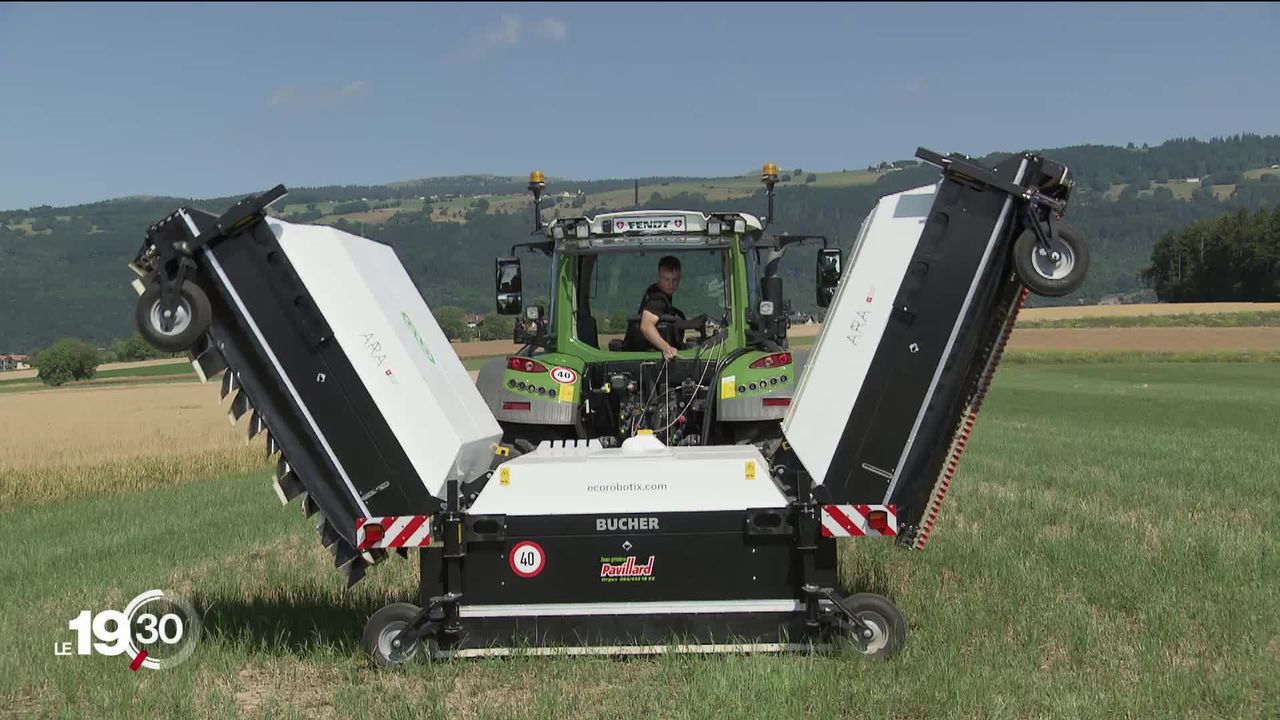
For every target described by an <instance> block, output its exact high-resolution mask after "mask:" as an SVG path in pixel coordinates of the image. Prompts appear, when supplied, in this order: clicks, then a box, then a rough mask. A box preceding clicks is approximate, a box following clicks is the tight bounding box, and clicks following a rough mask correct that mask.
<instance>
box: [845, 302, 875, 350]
mask: <svg viewBox="0 0 1280 720" xmlns="http://www.w3.org/2000/svg"><path fill="white" fill-rule="evenodd" d="M869 322H871V311H870V310H859V311H857V312H856V313H854V317H853V321H852V322H850V323H849V334H848V336H847V337H848V338H849V342H850V343H852V344H853V346H854V347H858V341H859V340H861V339H862V336H863V332H864V330H865V329H866V327H867V324H868V323H869Z"/></svg>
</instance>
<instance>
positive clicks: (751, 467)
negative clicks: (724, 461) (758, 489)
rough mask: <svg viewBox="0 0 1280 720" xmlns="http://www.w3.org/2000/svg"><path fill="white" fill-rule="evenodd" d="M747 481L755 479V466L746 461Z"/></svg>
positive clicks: (752, 462) (750, 461) (751, 462)
mask: <svg viewBox="0 0 1280 720" xmlns="http://www.w3.org/2000/svg"><path fill="white" fill-rule="evenodd" d="M747 479H748V480H755V479H756V464H755V462H754V461H752V460H748V461H747Z"/></svg>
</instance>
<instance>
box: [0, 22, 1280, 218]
mask: <svg viewBox="0 0 1280 720" xmlns="http://www.w3.org/2000/svg"><path fill="white" fill-rule="evenodd" d="M1278 71H1280V5H1274V4H1272V5H1234V6H1208V5H1188V4H1181V3H1178V4H1150V5H1121V6H1115V5H1057V4H1048V3H1035V4H1030V5H1012V4H1010V5H1009V6H995V5H987V6H984V5H977V4H972V3H956V4H952V5H917V4H908V5H834V6H833V5H802V4H797V3H774V4H762V5H747V4H727V3H726V4H715V5H693V4H681V5H661V4H651V3H646V4H643V5H618V6H614V5H609V6H605V5H590V4H570V3H540V4H529V5H408V4H385V5H380V4H377V3H361V4H359V5H306V4H288V5H212V4H210V5H200V4H181V5H179V4H173V5H167V4H162V3H154V4H145V5H144V4H138V5H71V4H67V5H26V4H6V5H0V209H11V208H17V207H27V206H31V205H36V204H45V203H47V204H52V205H66V204H73V203H81V202H91V201H94V200H101V199H106V198H111V197H119V196H124V195H132V194H156V195H176V196H194V197H209V196H215V195H226V194H233V193H241V192H250V191H254V190H258V189H263V188H266V187H269V186H271V185H274V184H275V183H277V182H283V183H285V184H286V185H299V186H300V185H321V184H346V183H383V182H390V181H395V180H403V179H409V178H415V177H425V176H432V175H450V174H461V173H471V172H492V173H499V174H508V175H523V174H525V173H527V172H528V171H529V170H530V169H533V168H539V169H542V170H544V171H545V172H547V173H548V174H549V175H555V176H561V177H575V178H601V177H632V176H637V175H639V176H644V175H716V174H735V173H741V172H746V171H748V170H750V169H751V168H754V167H758V166H759V165H760V163H762V162H764V161H766V160H771V161H774V162H777V163H779V164H781V165H782V166H784V167H796V166H799V167H804V168H807V169H808V168H812V169H816V170H829V169H839V168H844V167H848V168H854V167H860V166H865V165H867V164H868V163H871V162H878V161H880V160H893V159H901V158H906V157H910V156H911V155H912V154H913V153H914V151H915V149H916V147H917V146H919V145H924V146H926V147H930V148H932V149H936V150H939V151H943V152H949V151H959V152H964V153H967V154H971V155H978V154H982V153H986V152H989V151H992V150H1018V149H1022V148H1026V147H1053V146H1062V145H1071V144H1081V143H1107V144H1124V143H1125V142H1129V141H1132V142H1137V143H1142V142H1149V143H1157V142H1160V141H1163V140H1165V139H1167V138H1170V137H1177V136H1199V137H1208V136H1211V135H1225V134H1232V133H1236V132H1259V133H1277V132H1280V92H1277V88H1280V78H1278V77H1277V72H1278Z"/></svg>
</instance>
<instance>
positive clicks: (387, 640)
mask: <svg viewBox="0 0 1280 720" xmlns="http://www.w3.org/2000/svg"><path fill="white" fill-rule="evenodd" d="M419 612H421V608H419V607H418V606H417V605H410V604H409V603H396V604H394V605H388V606H386V607H384V608H382V609H381V610H379V611H378V612H376V613H374V614H373V616H372V617H370V618H369V622H367V623H365V626H364V634H363V635H362V636H361V637H360V647H361V649H363V650H364V654H365V655H366V656H368V658H369V660H370V661H372V662H373V664H374V665H376V666H378V667H396V666H399V665H404V664H406V663H409V662H412V661H414V660H416V659H417V658H419V657H421V656H422V655H423V649H424V646H427V647H426V650H427V655H428V656H430V651H431V648H430V647H429V646H430V645H432V644H434V643H431V642H430V641H429V640H418V641H415V642H413V643H411V644H409V645H397V642H398V640H397V638H396V636H397V635H399V634H400V631H402V630H405V629H406V628H408V627H409V624H410V623H412V622H413V620H414V618H416V617H418V613H419Z"/></svg>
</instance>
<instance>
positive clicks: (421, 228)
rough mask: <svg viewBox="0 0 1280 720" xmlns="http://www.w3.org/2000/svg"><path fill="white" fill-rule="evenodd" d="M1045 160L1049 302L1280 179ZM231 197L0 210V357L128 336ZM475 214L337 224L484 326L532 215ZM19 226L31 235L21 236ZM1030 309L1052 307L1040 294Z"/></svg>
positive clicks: (790, 207) (683, 200) (1148, 153)
mask: <svg viewBox="0 0 1280 720" xmlns="http://www.w3.org/2000/svg"><path fill="white" fill-rule="evenodd" d="M942 150H944V151H945V150H946V149H945V148H943V149H942ZM1044 153H1045V154H1046V155H1047V156H1049V157H1051V158H1053V159H1055V160H1059V161H1061V162H1064V163H1066V164H1067V165H1069V166H1070V167H1071V168H1072V170H1073V172H1074V173H1076V176H1077V178H1080V183H1079V184H1078V186H1077V190H1076V192H1075V194H1074V195H1073V198H1072V203H1071V207H1070V209H1069V210H1068V213H1067V218H1066V219H1067V221H1068V222H1070V223H1072V224H1074V225H1075V226H1076V227H1077V228H1078V229H1080V231H1081V232H1082V233H1083V235H1084V236H1085V238H1086V239H1087V240H1088V241H1089V243H1090V248H1091V250H1092V256H1093V263H1092V266H1091V269H1090V273H1089V278H1088V280H1087V281H1086V283H1085V285H1084V287H1083V288H1081V290H1080V291H1078V292H1077V293H1075V294H1073V295H1072V296H1068V297H1066V298H1061V299H1057V300H1054V301H1052V302H1056V303H1070V304H1077V303H1080V302H1082V301H1084V302H1096V301H1097V300H1098V299H1100V298H1101V297H1103V296H1105V295H1107V294H1111V293H1124V292H1132V291H1135V290H1138V289H1140V288H1142V287H1143V283H1144V281H1145V280H1144V278H1145V277H1146V275H1144V270H1145V269H1146V268H1147V267H1148V266H1150V265H1151V264H1152V261H1153V260H1152V250H1153V248H1155V246H1156V244H1157V241H1159V240H1160V239H1161V238H1162V237H1164V236H1165V235H1167V234H1169V233H1171V232H1175V231H1177V230H1180V229H1182V228H1184V227H1186V226H1189V225H1191V224H1193V223H1196V222H1199V221H1202V220H1206V219H1209V218H1213V217H1218V216H1223V215H1228V214H1231V213H1235V212H1237V211H1239V210H1241V209H1248V210H1254V209H1257V208H1261V207H1272V206H1275V205H1276V204H1278V203H1280V181H1277V180H1278V179H1280V170H1277V171H1274V172H1271V173H1267V174H1264V175H1263V176H1262V177H1261V178H1260V179H1246V178H1245V177H1243V176H1241V177H1240V178H1239V182H1238V183H1237V184H1236V185H1235V189H1234V192H1233V193H1232V194H1231V195H1230V196H1229V197H1223V198H1221V199H1219V198H1218V197H1216V196H1215V195H1214V193H1213V190H1212V188H1207V187H1204V186H1205V185H1206V184H1205V183H1202V184H1201V189H1199V190H1197V191H1196V192H1195V193H1193V194H1192V196H1191V198H1190V199H1187V200H1181V199H1177V198H1175V197H1174V196H1173V194H1172V193H1171V192H1170V191H1169V190H1168V189H1167V188H1165V187H1157V188H1154V190H1152V189H1150V188H1149V185H1150V182H1153V181H1154V179H1156V178H1158V177H1159V176H1160V172H1159V171H1160V170H1161V168H1163V169H1165V171H1166V172H1167V173H1168V174H1169V175H1170V176H1171V177H1174V176H1179V177H1180V176H1182V175H1184V174H1185V175H1195V174H1197V173H1198V172H1199V171H1202V170H1203V171H1204V172H1205V173H1207V174H1210V175H1212V176H1213V178H1214V179H1215V180H1216V179H1217V177H1219V176H1221V175H1222V173H1233V172H1234V173H1240V172H1241V171H1242V170H1243V169H1247V168H1250V167H1263V168H1267V167H1268V166H1269V165H1270V164H1273V163H1277V161H1280V136H1267V137H1263V136H1257V135H1241V136H1233V137H1231V138H1215V139H1212V140H1209V141H1199V140H1190V139H1186V140H1184V139H1179V140H1172V141H1169V142H1167V143H1164V144H1162V145H1159V146H1156V147H1150V148H1146V149H1143V148H1131V149H1130V148H1120V147H1102V146H1079V147H1069V148H1058V149H1051V150H1045V151H1044ZM1000 157H1001V156H1000V155H990V156H987V157H984V158H980V160H981V161H982V162H984V163H986V164H993V163H994V162H996V161H998V160H999V159H1000ZM903 165H905V163H903ZM1202 166H1203V167H1202ZM794 172H796V173H800V172H802V171H800V170H798V169H797V170H795V171H794ZM1264 172H1266V171H1264ZM1108 173H1110V174H1108ZM1215 174H1216V175H1215ZM1144 176H1150V177H1151V178H1152V180H1150V181H1148V185H1147V186H1142V184H1141V181H1142V179H1143V177H1144ZM493 177H494V176H475V178H476V182H477V183H480V182H481V179H483V181H484V182H493ZM806 177H807V175H806ZM1227 177H1231V178H1232V179H1235V178H1234V177H1233V176H1227ZM936 178H937V172H936V170H935V169H933V168H931V167H929V166H912V167H904V168H903V169H898V170H895V171H893V172H888V173H885V174H883V175H881V176H880V177H879V178H878V179H877V182H876V183H874V184H868V185H862V186H849V187H836V188H832V187H826V188H823V187H812V186H806V185H802V184H797V185H789V186H785V187H780V188H779V189H778V201H777V211H778V219H777V222H776V223H775V224H774V226H773V227H772V228H771V230H772V231H775V232H791V233H816V234H824V235H827V236H829V237H831V238H832V239H833V240H838V242H839V244H840V245H841V246H842V247H844V248H845V249H846V250H848V249H849V247H850V245H851V244H852V241H853V239H854V237H855V236H856V234H857V230H858V227H859V225H860V224H861V222H862V219H863V218H864V217H865V216H866V213H867V212H868V211H869V210H870V209H871V207H872V206H873V205H874V203H875V202H876V200H877V199H878V198H879V197H880V196H881V195H883V194H885V193H889V192H896V191H898V190H902V189H906V188H909V187H914V186H917V185H921V184H924V183H928V182H932V181H933V180H934V179H936ZM1116 179H1118V180H1121V181H1127V180H1130V179H1132V180H1133V182H1132V183H1131V186H1130V187H1127V188H1126V189H1125V191H1124V192H1123V193H1121V194H1120V196H1119V197H1118V198H1117V199H1111V198H1110V197H1104V195H1103V189H1104V188H1103V186H1104V185H1105V186H1106V188H1107V189H1109V188H1110V185H1111V184H1112V183H1111V182H1110V181H1112V180H1116ZM506 182H508V185H506V186H502V188H498V189H503V191H504V192H516V191H523V188H524V184H525V182H526V180H525V179H524V178H507V179H506ZM631 183H632V180H624V179H615V180H608V181H592V182H587V183H571V184H567V185H566V186H565V187H572V188H574V189H577V188H578V187H582V188H583V189H584V190H587V195H585V196H581V197H578V198H575V199H574V200H573V201H572V203H571V205H573V206H574V207H575V209H574V212H582V213H584V214H589V215H590V214H596V213H598V212H600V211H601V208H599V207H593V205H592V202H591V195H590V194H591V193H592V192H599V191H601V190H603V189H609V188H616V187H629V186H630V185H631ZM399 185H402V184H397V186H387V187H390V188H392V189H393V190H395V191H396V192H400V193H403V192H405V191H406V190H407V189H408V187H409V186H410V185H412V183H410V184H403V185H404V186H405V187H398V186H399ZM368 187H369V186H350V187H349V188H348V189H349V190H351V191H352V195H351V196H347V195H346V194H345V193H344V194H338V193H330V192H329V191H328V190H325V191H324V192H317V193H315V194H313V195H312V196H308V195H307V194H306V193H305V192H302V191H299V190H295V189H293V188H290V195H289V197H288V199H287V201H288V202H290V203H299V202H304V201H308V200H309V201H310V202H317V203H318V202H328V201H334V200H340V201H343V202H350V203H355V202H368V204H369V206H370V207H371V208H372V207H373V206H374V205H375V204H384V203H386V202H388V201H387V200H383V199H379V198H377V197H376V195H375V194H373V193H367V192H365V193H364V194H363V195H360V194H355V193H356V192H357V189H359V192H364V191H365V190H367V188H368ZM424 187H425V186H424ZM455 189H456V188H455ZM304 190H305V189H304ZM353 197H354V199H352V198H353ZM360 197H367V198H369V200H368V201H363V200H360V199H359V198H360ZM237 199H239V198H214V199H207V200H191V199H181V198H134V199H128V200H111V201H104V202H99V203H92V204H88V205H80V206H75V207H69V208H51V207H47V206H45V207H40V208H32V209H28V210H20V211H9V212H5V213H0V352H6V353H10V352H17V353H30V352H31V350H33V349H35V348H38V347H44V346H48V345H49V344H51V343H53V342H54V341H56V340H58V339H59V338H64V337H68V336H72V337H82V338H85V339H86V340H88V341H90V342H92V343H95V344H104V343H109V342H110V341H111V339H112V338H117V337H121V336H125V335H128V334H129V333H131V332H132V320H131V315H132V307H133V303H134V302H135V301H136V295H135V294H134V293H133V291H132V289H131V288H130V287H129V280H130V279H132V277H133V276H132V274H131V273H130V272H129V271H128V270H127V269H126V267H125V266H126V264H127V263H128V262H129V261H130V260H132V258H133V256H134V254H135V253H136V252H137V250H138V248H139V246H140V245H141V243H142V241H143V236H144V233H145V232H146V228H147V227H148V226H149V225H150V224H151V223H153V222H155V221H156V220H158V219H160V218H162V217H165V216H166V215H168V214H169V213H171V212H173V210H174V209H175V208H177V207H179V206H182V205H188V206H193V207H198V208H201V209H205V210H208V211H211V212H215V213H218V212H222V211H224V210H225V209H226V208H227V207H229V206H230V205H231V204H232V203H233V202H234V201H235V200H237ZM304 204H305V202H304ZM484 205H485V204H484V203H480V202H477V203H474V204H473V207H472V208H471V209H469V210H468V211H467V212H466V219H467V222H466V223H455V222H439V221H433V220H432V219H431V217H430V213H429V209H428V210H424V211H411V210H407V209H406V210H401V211H400V212H398V213H396V214H395V215H394V216H392V217H391V219H389V220H388V221H386V222H384V223H382V224H380V225H371V224H364V225H357V224H354V223H346V222H339V223H338V227H340V228H342V229H345V230H349V231H352V232H359V233H362V234H364V235H366V236H368V237H371V238H372V239H374V240H377V241H380V242H383V243H386V244H388V245H390V246H392V247H393V248H394V249H395V250H396V253H397V254H398V255H399V257H400V259H401V261H402V262H403V263H404V265H405V267H406V269H407V270H408V272H409V274H410V276H411V277H412V278H413V280H414V282H415V283H416V284H417V286H418V287H419V288H420V289H421V291H422V293H423V296H424V297H425V298H426V300H427V303H428V304H429V305H430V306H431V307H433V308H434V307H440V308H444V307H446V306H449V307H455V308H458V309H459V310H461V311H462V312H464V313H466V312H472V313H477V312H478V313H485V314H488V315H489V316H490V317H492V316H493V309H494V308H493V305H494V299H493V260H494V258H495V257H497V256H499V255H508V254H510V252H511V246H512V245H513V244H514V243H517V242H520V241H523V240H527V239H529V232H530V217H529V214H528V213H524V212H519V213H514V214H499V213H492V212H487V211H486V210H485V209H484ZM643 205H644V206H645V207H651V208H663V209H671V208H683V209H701V210H741V211H746V212H753V213H756V214H759V215H763V214H764V212H765V199H764V196H763V191H759V192H757V193H756V194H755V195H753V196H751V197H746V198H740V199H736V200H730V201H724V202H708V201H707V199H706V198H705V197H704V196H702V195H698V194H693V195H674V196H658V197H650V198H649V201H648V202H646V203H643ZM31 221H34V222H31ZM28 223H30V228H27V227H25V225H26V224H28ZM37 225H38V227H37ZM815 253H816V249H815V247H814V246H812V245H809V246H800V247H793V248H792V249H791V250H790V251H789V252H788V257H787V258H786V261H785V262H784V263H783V267H782V277H783V280H784V285H785V288H786V293H787V296H788V297H789V298H790V299H791V301H792V306H793V308H794V309H795V310H800V311H812V310H814V309H815V304H814V299H813V294H814V288H813V275H814V273H813V258H814V254H815ZM520 257H521V258H522V259H523V260H524V261H525V292H526V295H527V296H528V297H537V296H538V295H543V296H545V295H547V281H548V279H549V263H548V261H547V259H546V258H544V257H542V256H540V255H537V254H529V253H527V252H524V251H521V254H520ZM1035 302H1037V303H1046V302H1049V301H1047V300H1045V299H1042V298H1037V299H1036V300H1035ZM601 331H602V332H603V331H604V327H603V326H602V327H601ZM473 334H474V333H473Z"/></svg>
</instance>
